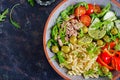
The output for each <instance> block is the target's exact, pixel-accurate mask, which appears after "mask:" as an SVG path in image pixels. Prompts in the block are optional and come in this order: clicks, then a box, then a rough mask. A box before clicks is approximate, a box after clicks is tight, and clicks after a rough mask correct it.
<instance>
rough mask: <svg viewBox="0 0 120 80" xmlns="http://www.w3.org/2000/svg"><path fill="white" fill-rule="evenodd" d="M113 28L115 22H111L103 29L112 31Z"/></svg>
mask: <svg viewBox="0 0 120 80" xmlns="http://www.w3.org/2000/svg"><path fill="white" fill-rule="evenodd" d="M113 27H114V22H111V23H110V24H108V25H104V26H103V29H104V30H106V31H110V30H111V29H112V28H113Z"/></svg>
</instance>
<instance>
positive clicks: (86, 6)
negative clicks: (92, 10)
mask: <svg viewBox="0 0 120 80" xmlns="http://www.w3.org/2000/svg"><path fill="white" fill-rule="evenodd" d="M79 6H85V8H86V9H88V3H86V2H80V3H78V4H76V5H75V7H74V8H77V7H79Z"/></svg>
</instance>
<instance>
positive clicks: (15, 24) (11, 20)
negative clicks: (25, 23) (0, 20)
mask: <svg viewBox="0 0 120 80" xmlns="http://www.w3.org/2000/svg"><path fill="white" fill-rule="evenodd" d="M19 5H20V4H19V3H18V4H15V5H14V6H13V7H12V9H11V11H10V22H11V24H12V25H14V27H15V28H17V29H19V28H20V25H19V23H18V22H16V21H14V20H13V18H12V12H13V9H14V8H15V7H17V6H19Z"/></svg>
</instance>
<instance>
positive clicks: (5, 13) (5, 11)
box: [0, 9, 9, 22]
mask: <svg viewBox="0 0 120 80" xmlns="http://www.w3.org/2000/svg"><path fill="white" fill-rule="evenodd" d="M8 12H9V9H6V10H4V11H3V13H1V14H0V22H2V21H5V18H6V15H7V14H8Z"/></svg>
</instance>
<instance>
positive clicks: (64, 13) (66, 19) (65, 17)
mask: <svg viewBox="0 0 120 80" xmlns="http://www.w3.org/2000/svg"><path fill="white" fill-rule="evenodd" d="M61 17H62V19H63V20H65V21H68V20H69V15H68V14H67V10H64V11H62V12H61Z"/></svg>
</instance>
